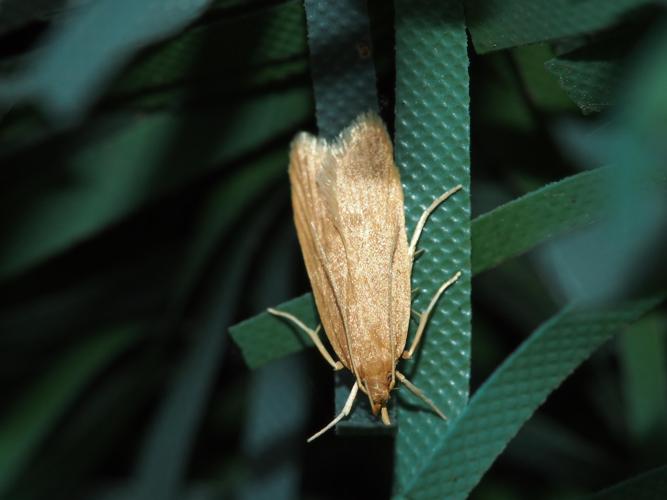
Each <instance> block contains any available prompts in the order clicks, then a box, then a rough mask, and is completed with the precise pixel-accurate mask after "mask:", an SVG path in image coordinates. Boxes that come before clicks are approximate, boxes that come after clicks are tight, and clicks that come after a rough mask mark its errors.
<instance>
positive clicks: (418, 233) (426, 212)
mask: <svg viewBox="0 0 667 500" xmlns="http://www.w3.org/2000/svg"><path fill="white" fill-rule="evenodd" d="M459 189H463V186H462V185H461V184H459V185H458V186H456V187H453V188H452V189H450V190H449V191H447V192H446V193H443V194H442V195H440V196H439V197H437V198H436V199H435V200H433V203H431V205H430V206H429V207H428V208H427V209H426V210H424V213H423V214H422V215H421V217H420V218H419V220H418V221H417V225H416V226H415V232H414V233H412V239H411V240H410V247H409V248H408V255H409V256H410V261H411V262H412V261H413V260H414V258H415V257H416V254H415V250H416V248H417V243H418V242H419V237H420V236H421V234H422V230H423V229H424V224H426V220H427V219H428V218H429V216H430V215H431V214H432V213H433V211H434V210H435V209H436V208H438V206H439V205H440V204H441V203H442V202H443V201H445V200H446V199H447V198H449V197H450V196H451V195H453V194H454V193H456V192H457V191H458V190H459Z"/></svg>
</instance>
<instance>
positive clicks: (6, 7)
mask: <svg viewBox="0 0 667 500" xmlns="http://www.w3.org/2000/svg"><path fill="white" fill-rule="evenodd" d="M89 1H90V0H3V2H2V4H0V12H1V13H2V16H0V35H3V34H5V33H7V32H9V31H12V30H15V29H19V28H22V27H23V26H25V25H26V24H28V23H30V22H32V21H43V20H46V19H49V18H51V17H52V16H54V15H56V14H60V13H63V12H66V11H67V10H69V9H70V8H71V7H77V6H79V5H84V4H85V3H86V2H89Z"/></svg>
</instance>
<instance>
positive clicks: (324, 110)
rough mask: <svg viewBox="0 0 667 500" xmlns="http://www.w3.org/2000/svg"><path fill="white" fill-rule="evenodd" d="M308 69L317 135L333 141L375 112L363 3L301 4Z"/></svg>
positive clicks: (310, 0) (343, 0) (344, 0)
mask: <svg viewBox="0 0 667 500" xmlns="http://www.w3.org/2000/svg"><path fill="white" fill-rule="evenodd" d="M304 3H305V6H306V20H307V23H308V47H309V49H310V67H311V74H312V77H313V88H314V92H315V108H316V110H317V126H318V127H319V132H320V135H321V136H324V137H334V136H336V135H337V134H338V132H340V131H341V130H342V129H343V128H345V127H346V126H347V125H349V123H350V122H351V121H352V120H353V119H354V118H356V117H357V116H358V115H359V114H360V113H363V112H364V111H368V110H373V111H376V112H377V110H378V99H377V92H376V89H375V67H374V66H373V59H372V50H371V39H370V28H369V24H368V13H367V11H366V1H365V0H339V1H336V2H322V1H321V0H305V2H304Z"/></svg>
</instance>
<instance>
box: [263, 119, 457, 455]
mask: <svg viewBox="0 0 667 500" xmlns="http://www.w3.org/2000/svg"><path fill="white" fill-rule="evenodd" d="M289 178H290V184H291V191H292V207H293V212H294V223H295V225H296V230H297V235H298V239H299V244H300V246H301V251H302V254H303V259H304V262H305V265H306V270H307V272H308V277H309V280H310V283H311V286H312V290H313V296H314V298H315V304H316V306H317V311H318V313H319V316H320V320H321V325H320V326H318V327H317V329H315V330H312V329H310V328H308V327H307V326H306V325H305V324H304V323H303V322H302V321H300V320H299V319H298V318H296V317H294V316H293V315H291V314H289V313H286V312H284V311H279V310H276V309H269V312H270V313H271V314H274V315H276V316H280V317H283V318H285V319H287V320H289V321H291V322H293V323H294V324H295V325H296V326H298V327H299V328H301V329H302V330H304V331H305V332H306V333H307V334H308V335H309V336H310V338H311V340H312V341H313V343H314V344H315V346H316V347H317V349H318V350H319V351H320V353H321V354H322V356H323V357H324V359H325V360H326V361H327V362H328V363H329V364H330V365H331V366H332V367H333V369H334V370H340V369H343V368H347V369H348V370H350V371H351V372H352V373H353V374H354V377H355V379H356V381H355V383H354V385H353V386H352V390H351V391H350V395H349V397H348V399H347V401H346V403H345V405H344V407H343V410H342V411H341V413H340V414H339V415H337V416H336V417H335V418H334V419H333V420H332V421H331V422H330V423H329V424H327V425H326V426H325V427H324V428H323V429H322V430H320V431H319V432H317V433H315V434H314V435H313V436H311V437H310V438H309V439H308V442H310V441H312V440H313V439H315V438H317V437H319V436H321V435H322V434H323V433H325V432H326V431H328V430H329V429H331V428H332V427H333V426H335V425H336V424H337V423H338V422H339V421H340V420H342V419H343V418H345V417H346V416H347V415H349V413H350V411H351V409H352V406H353V404H354V401H355V399H356V397H357V394H358V392H359V391H361V392H362V393H364V394H366V396H367V397H368V398H369V401H370V404H371V409H372V412H373V414H374V415H376V416H377V415H378V413H379V414H380V418H381V420H382V422H383V423H385V424H386V425H389V424H390V421H389V413H388V411H387V404H388V401H389V394H390V392H391V391H392V390H393V389H394V387H395V385H396V380H398V381H400V382H401V383H402V384H403V385H404V386H405V387H406V388H407V389H408V390H410V391H411V392H412V393H414V394H415V395H416V396H418V397H419V398H420V399H422V400H423V401H424V402H425V403H426V404H428V405H429V406H430V407H431V408H432V409H433V410H434V411H435V412H436V413H437V414H438V415H439V416H441V417H442V418H446V417H445V415H444V414H443V413H442V412H441V411H440V410H439V409H438V408H437V407H436V405H435V404H434V403H433V402H432V401H431V400H430V399H429V398H428V397H426V395H424V393H423V392H422V391H421V390H420V389H418V388H417V387H415V386H414V384H412V383H411V382H410V381H409V380H408V379H407V378H406V377H405V376H404V375H403V374H402V373H401V372H400V371H398V370H397V369H396V365H397V363H398V361H399V360H400V359H401V358H403V359H409V358H411V357H412V355H413V354H414V352H415V349H416V348H417V346H418V345H419V342H420V340H421V338H422V335H423V333H424V329H425V327H426V324H427V322H428V318H429V316H430V314H431V312H432V310H433V308H434V307H435V304H436V302H437V301H438V299H439V297H440V296H441V295H442V294H443V293H444V291H445V290H446V289H447V288H448V287H450V286H451V285H452V284H453V283H455V282H456V280H458V279H459V277H460V276H461V272H460V271H459V272H457V273H456V274H455V275H454V276H452V277H451V278H450V279H448V280H447V281H446V282H445V283H443V284H442V286H441V287H440V288H439V289H438V291H437V292H436V293H435V295H434V296H433V298H432V299H431V301H430V303H429V305H428V307H427V308H426V310H425V311H423V312H422V313H421V314H419V315H418V318H419V324H418V327H417V331H416V333H415V337H414V339H413V341H412V343H411V345H410V347H409V349H407V350H406V349H405V346H406V342H407V336H408V327H409V323H410V317H411V299H412V294H411V286H410V282H411V275H412V267H413V264H414V260H415V256H416V254H417V251H416V247H417V243H418V241H419V237H420V235H421V233H422V230H423V228H424V224H425V223H426V220H427V219H428V217H429V215H430V214H431V213H432V212H433V211H434V210H435V209H436V208H437V207H438V205H440V204H441V203H442V202H444V201H445V200H446V199H447V198H449V197H450V196H451V195H453V194H454V193H456V192H457V191H458V190H460V189H461V186H460V185H459V186H456V187H454V188H453V189H450V190H449V191H447V192H446V193H444V194H443V195H441V196H440V197H438V198H437V199H436V200H434V201H433V203H432V204H431V205H430V206H429V207H428V208H427V209H426V210H425V211H424V213H423V214H422V216H421V217H420V219H419V220H418V222H417V225H416V228H415V230H414V233H413V235H412V238H411V239H410V240H409V241H408V239H407V234H406V229H405V215H404V206H403V189H402V186H401V181H400V176H399V171H398V168H397V167H396V164H395V163H394V158H393V147H392V143H391V139H390V138H389V134H388V133H387V130H386V128H385V126H384V123H383V122H382V120H381V119H380V117H379V116H377V115H376V114H374V113H365V114H362V115H360V116H359V117H357V118H356V119H355V120H354V121H353V122H352V123H351V124H350V125H349V126H348V127H347V128H346V129H345V130H343V131H342V132H341V133H340V135H339V136H338V137H337V138H336V139H335V140H333V141H327V140H325V139H319V138H317V137H314V136H312V135H310V134H308V133H305V132H302V133H300V134H298V135H297V136H296V138H295V139H294V140H293V142H292V145H291V150H290V163H289ZM322 326H323V327H324V331H325V333H326V336H327V338H328V339H329V343H330V344H331V346H332V347H333V350H334V352H335V354H336V356H337V357H338V360H335V359H334V358H333V356H332V355H331V354H329V352H328V350H327V349H326V347H325V346H324V344H323V343H322V341H321V340H320V338H319V330H320V328H321V327H322Z"/></svg>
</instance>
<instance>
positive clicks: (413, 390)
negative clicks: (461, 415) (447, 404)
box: [396, 370, 447, 420]
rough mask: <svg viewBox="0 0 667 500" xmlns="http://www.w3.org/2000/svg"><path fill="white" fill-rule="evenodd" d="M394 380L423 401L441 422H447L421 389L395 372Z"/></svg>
mask: <svg viewBox="0 0 667 500" xmlns="http://www.w3.org/2000/svg"><path fill="white" fill-rule="evenodd" d="M396 378H398V380H399V381H400V382H401V383H402V384H403V385H404V386H405V387H407V388H408V390H409V391H410V392H411V393H412V394H414V395H415V396H417V397H418V398H419V399H421V400H422V401H424V403H426V404H427V405H428V406H429V407H430V408H431V409H432V410H433V411H434V412H436V413H437V414H438V416H440V417H441V418H442V419H443V420H447V417H446V416H445V414H444V413H442V411H440V408H438V407H437V406H436V405H435V403H434V402H433V401H431V400H430V399H429V398H427V397H426V394H424V393H423V392H422V391H421V389H419V388H418V387H417V386H416V385H415V384H413V383H412V382H410V381H409V380H408V379H407V378H405V375H403V374H402V373H401V372H399V371H398V370H396Z"/></svg>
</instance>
